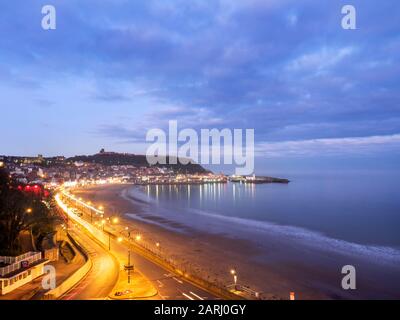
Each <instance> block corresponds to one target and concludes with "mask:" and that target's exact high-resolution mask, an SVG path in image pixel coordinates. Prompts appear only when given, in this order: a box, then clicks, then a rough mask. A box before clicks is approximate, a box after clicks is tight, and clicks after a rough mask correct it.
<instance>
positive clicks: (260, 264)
mask: <svg viewBox="0 0 400 320" xmlns="http://www.w3.org/2000/svg"><path fill="white" fill-rule="evenodd" d="M129 188H132V186H130V185H107V186H98V187H90V188H85V189H79V190H74V191H73V193H74V194H75V195H79V196H80V197H82V198H83V199H85V200H90V201H92V202H93V203H95V204H96V205H103V206H104V207H105V208H106V213H107V214H109V215H118V216H119V217H120V224H121V225H123V226H129V228H130V229H133V231H132V232H134V235H136V234H140V235H141V236H142V240H141V241H143V242H144V243H145V244H146V246H148V247H151V246H154V247H155V245H156V243H159V244H160V249H159V250H161V252H162V254H165V255H168V256H169V257H171V258H172V259H174V260H175V261H177V262H179V264H181V265H182V267H183V268H184V267H185V266H186V267H187V268H190V269H191V270H196V272H197V273H198V274H201V275H202V276H203V277H205V278H207V279H209V280H210V281H213V282H219V283H221V284H223V285H228V284H230V283H232V282H233V279H232V276H231V275H230V273H229V271H230V270H231V269H232V268H234V269H235V270H237V273H238V282H239V283H240V284H243V285H246V286H248V287H250V288H251V289H253V290H255V291H257V292H261V293H262V297H263V298H264V299H288V297H289V292H292V291H294V292H295V293H296V298H297V299H361V298H362V299H383V298H386V299H396V298H399V297H400V290H399V289H400V280H399V279H400V268H399V264H398V257H393V261H390V260H389V261H384V262H382V261H381V259H379V254H380V253H379V252H376V254H377V256H376V257H372V258H371V254H370V252H369V251H368V254H367V255H363V254H361V253H357V254H354V253H353V252H347V251H349V250H347V249H348V248H350V249H351V248H352V246H348V248H347V247H346V246H343V252H339V251H338V250H337V246H335V249H332V250H331V249H329V248H328V249H327V246H326V245H324V246H322V245H320V244H321V243H320V242H321V240H320V239H316V240H315V241H314V242H313V241H309V242H310V243H311V244H310V245H309V244H305V243H304V241H303V240H302V237H301V236H298V235H293V234H292V235H290V236H288V235H286V234H280V233H279V232H277V231H276V230H278V229H276V230H275V229H271V232H268V231H266V230H261V229H259V228H257V226H255V227H251V226H250V227H249V228H248V230H247V235H246V233H245V232H242V230H240V231H241V233H240V234H241V235H240V236H235V233H234V232H232V231H234V230H235V228H236V226H235V224H234V223H232V224H230V225H229V228H230V232H225V230H224V225H223V223H226V222H224V221H219V222H218V221H217V220H218V219H213V217H209V218H205V217H198V219H203V220H208V222H209V223H210V228H209V230H210V231H209V232H206V231H204V229H203V230H199V229H198V228H196V227H193V226H188V225H185V224H182V223H180V222H177V221H172V220H170V219H167V218H163V217H160V216H159V215H151V214H149V213H144V212H143V210H142V208H141V205H140V201H141V200H140V199H135V201H136V203H135V201H129V199H127V198H126V197H124V196H123V195H124V191H126V190H127V189H129ZM218 223H219V224H218ZM218 226H219V227H218ZM238 234H239V231H238ZM244 235H246V236H244ZM360 249H362V248H360ZM367 249H368V248H367ZM346 250H347V251H346ZM368 250H369V249H368ZM359 251H360V252H362V250H359ZM348 264H351V265H354V266H355V267H356V268H357V290H350V291H346V290H343V289H342V287H341V281H342V277H343V275H342V274H341V269H342V267H343V266H344V265H348Z"/></svg>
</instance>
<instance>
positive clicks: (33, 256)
mask: <svg viewBox="0 0 400 320" xmlns="http://www.w3.org/2000/svg"><path fill="white" fill-rule="evenodd" d="M41 259H42V253H41V252H27V253H25V254H23V255H20V256H18V257H0V262H3V263H10V265H8V266H6V267H3V268H0V275H1V276H2V277H4V276H5V275H7V274H10V273H12V272H14V271H16V270H19V269H21V263H22V262H23V261H27V262H29V264H32V263H34V262H36V261H39V260H41Z"/></svg>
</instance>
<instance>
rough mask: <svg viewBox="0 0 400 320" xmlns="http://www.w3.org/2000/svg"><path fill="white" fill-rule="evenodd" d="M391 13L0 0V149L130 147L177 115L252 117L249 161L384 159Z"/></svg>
mask: <svg viewBox="0 0 400 320" xmlns="http://www.w3.org/2000/svg"><path fill="white" fill-rule="evenodd" d="M349 3H350V4H352V5H354V6H355V7H356V9H357V30H343V29H342V28H341V18H342V14H341V8H342V6H343V5H344V4H349ZM46 4H52V5H54V6H55V7H56V10H57V29H56V30H51V31H45V30H43V29H42V28H41V19H42V14H41V8H42V6H43V5H46ZM399 17H400V2H399V1H397V0H386V1H380V2H377V1H374V0H362V1H361V0H360V1H358V0H351V1H339V0H330V1H315V0H303V1H299V0H213V1H212V0H190V1H188V0H168V1H165V0H158V1H155V0H146V1H144V0H141V1H136V0H102V1H98V0H46V1H37V0H30V1H26V0H13V1H11V0H3V1H2V4H1V6H0V97H1V100H0V114H1V118H2V121H1V127H0V133H1V137H2V139H1V140H0V154H13V155H36V154H38V153H42V154H45V155H58V154H65V155H75V154H89V153H95V152H97V151H98V150H99V149H100V148H101V147H104V148H106V149H107V150H113V151H123V152H136V153H144V150H145V146H144V144H143V143H144V140H145V136H146V132H147V130H148V129H151V128H165V127H166V126H167V124H168V120H178V125H179V127H180V128H181V129H183V128H194V129H197V130H198V129H200V128H218V129H222V128H231V129H233V128H238V129H240V128H242V129H246V128H254V129H255V138H256V151H257V158H256V171H259V172H272V171H274V172H290V171H310V170H311V171H312V170H318V169H323V170H333V171H335V170H398V169H399V167H400V166H399V165H398V163H400V82H399V80H400V63H399V62H400V23H399Z"/></svg>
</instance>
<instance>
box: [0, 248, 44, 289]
mask: <svg viewBox="0 0 400 320" xmlns="http://www.w3.org/2000/svg"><path fill="white" fill-rule="evenodd" d="M48 262H50V261H49V260H47V259H45V258H43V256H42V253H41V252H27V253H25V254H23V255H20V256H16V257H9V256H0V295H1V296H2V295H5V294H7V293H10V292H12V291H14V290H15V289H17V288H19V287H21V286H23V285H25V284H27V283H29V282H31V281H33V280H35V279H36V278H38V277H40V276H42V275H43V274H44V266H45V265H46V264H47V263H48Z"/></svg>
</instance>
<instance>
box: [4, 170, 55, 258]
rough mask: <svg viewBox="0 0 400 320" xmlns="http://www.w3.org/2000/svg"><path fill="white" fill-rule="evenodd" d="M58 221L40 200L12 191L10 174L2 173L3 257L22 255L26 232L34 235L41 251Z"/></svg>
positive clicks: (15, 190)
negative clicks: (20, 237) (23, 235)
mask: <svg viewBox="0 0 400 320" xmlns="http://www.w3.org/2000/svg"><path fill="white" fill-rule="evenodd" d="M56 219H57V218H56V217H55V216H54V215H52V210H51V209H50V208H49V207H48V206H47V205H46V204H45V203H43V202H42V201H41V199H40V198H37V197H35V196H34V195H30V194H26V193H24V192H22V191H19V190H18V189H16V188H13V186H12V183H11V181H10V178H9V176H8V174H7V173H6V172H5V170H0V254H5V255H16V254H19V253H21V247H20V243H19V236H20V234H21V232H23V231H29V232H31V234H32V235H33V236H35V237H36V241H35V242H36V244H37V245H38V246H39V247H40V244H41V241H42V240H43V238H44V237H45V236H46V235H48V234H49V233H51V232H53V228H54V224H55V221H56Z"/></svg>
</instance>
